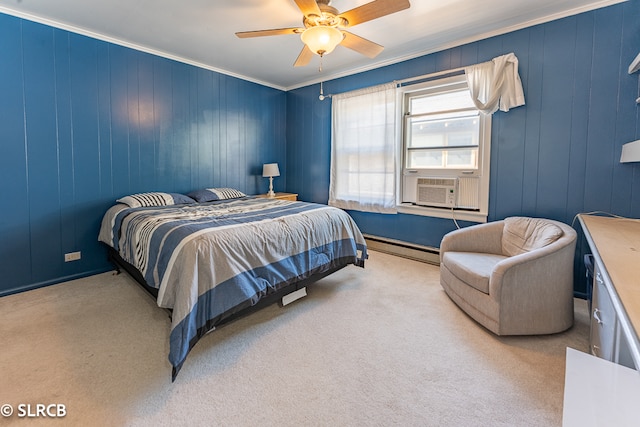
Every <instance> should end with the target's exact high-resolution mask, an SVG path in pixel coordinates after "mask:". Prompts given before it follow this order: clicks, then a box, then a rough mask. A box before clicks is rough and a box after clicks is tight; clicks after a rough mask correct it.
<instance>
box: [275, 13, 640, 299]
mask: <svg viewBox="0 0 640 427" xmlns="http://www.w3.org/2000/svg"><path fill="white" fill-rule="evenodd" d="M639 49H640V2H637V1H632V2H625V3H622V4H618V5H614V6H609V7H606V8H602V9H598V10H595V11H591V12H587V13H583V14H580V15H576V16H572V17H568V18H564V19H560V20H557V21H553V22H549V23H546V24H542V25H537V26H534V27H530V28H527V29H523V30H519V31H515V32H512V33H508V34H505V35H501V36H497V37H493V38H489V39H486V40H482V41H478V42H475V43H470V44H467V45H464V46H460V47H456V48H452V49H448V50H446V51H443V52H438V53H434V54H431V55H426V56H424V57H420V58H416V59H413V60H410V61H406V62H403V63H400V64H394V65H390V66H387V67H384V68H381V69H377V70H372V71H368V72H365V73H361V74H358V75H355V76H349V77H345V78H341V79H338V80H333V81H327V82H325V83H324V89H325V93H339V92H346V91H350V90H355V89H359V88H362V87H366V86H373V85H376V84H380V83H384V82H389V81H393V80H401V79H404V78H407V77H411V76H417V75H422V74H426V73H430V72H436V71H441V70H446V69H451V68H456V67H460V66H465V65H471V64H475V63H478V62H483V61H488V60H491V59H492V58H493V57H496V56H499V55H503V54H506V53H509V52H514V53H515V54H516V56H517V57H518V59H519V71H520V76H521V78H522V82H523V86H524V92H525V98H526V105H525V106H523V107H518V108H515V109H512V110H511V111H509V112H508V113H503V112H497V113H496V114H494V116H493V123H492V141H491V144H492V145H491V184H490V194H489V220H497V219H502V218H504V217H507V216H512V215H529V216H539V217H547V218H551V219H556V220H560V221H563V222H565V223H569V224H571V223H572V221H573V218H574V216H575V215H576V214H577V213H580V212H586V211H592V210H602V211H607V212H612V213H615V214H619V215H625V216H631V217H640V169H639V167H640V166H639V165H637V164H624V165H623V164H620V163H619V158H620V151H621V147H622V144H624V143H626V142H629V141H633V140H635V139H638V138H640V118H639V116H640V113H639V111H640V110H639V109H638V108H639V107H638V106H637V105H636V104H635V102H634V101H635V99H636V97H637V96H638V76H637V75H632V76H629V75H628V74H627V72H626V70H627V67H628V65H629V63H630V62H631V61H632V60H633V58H635V56H636V55H637V53H638V50H639ZM317 97H318V87H317V86H314V87H305V88H300V89H297V90H293V91H290V92H289V93H288V94H287V100H288V101H287V107H288V115H287V119H288V121H287V124H288V131H287V132H288V133H287V135H288V143H289V149H288V157H287V161H288V164H289V165H293V164H295V167H290V168H289V169H288V170H287V179H288V182H290V183H291V185H290V186H289V191H295V192H297V193H299V198H300V199H302V200H309V201H315V202H321V203H325V202H326V200H327V196H326V195H325V193H320V192H319V191H318V190H316V185H325V183H326V184H327V185H328V181H329V169H330V160H329V159H328V157H327V156H326V155H324V156H323V155H319V153H330V150H331V144H330V141H331V138H330V132H324V131H320V130H324V129H329V128H330V105H329V104H330V103H329V102H328V101H326V100H325V101H324V102H321V101H319V100H318V98H317ZM311 170H313V172H311ZM352 215H353V217H354V218H355V219H356V222H357V223H358V225H359V226H360V227H361V228H362V231H363V232H365V233H368V234H372V235H379V236H383V237H389V238H393V239H398V240H405V241H408V242H412V243H416V244H422V245H427V246H436V247H437V246H439V244H440V241H441V239H442V236H443V235H444V234H445V233H447V232H448V231H451V230H453V229H455V225H454V223H453V221H451V220H447V219H437V218H428V217H419V216H414V215H404V214H399V215H381V214H370V213H362V212H353V213H352ZM461 225H463V226H465V225H468V224H461ZM584 251H585V248H584V245H582V244H579V245H578V251H577V253H576V255H577V256H576V291H577V292H578V293H583V292H584V289H585V288H584V267H583V265H582V256H583V255H584Z"/></svg>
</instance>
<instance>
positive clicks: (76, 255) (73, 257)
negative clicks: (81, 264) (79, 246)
mask: <svg viewBox="0 0 640 427" xmlns="http://www.w3.org/2000/svg"><path fill="white" fill-rule="evenodd" d="M80 258H82V253H81V252H80V251H78V252H69V253H68V254H64V262H69V261H77V260H79V259H80Z"/></svg>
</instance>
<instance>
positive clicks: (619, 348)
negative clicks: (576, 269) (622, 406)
mask: <svg viewBox="0 0 640 427" xmlns="http://www.w3.org/2000/svg"><path fill="white" fill-rule="evenodd" d="M579 219H580V223H581V224H582V229H583V230H584V234H585V237H586V239H587V242H588V243H589V247H590V248H591V252H592V253H593V257H594V283H593V300H592V305H591V336H590V351H591V354H593V355H594V356H598V357H601V358H603V359H606V360H609V361H612V362H615V363H619V364H621V365H624V366H627V367H629V368H633V369H640V342H639V341H638V330H640V220H635V219H622V218H611V217H599V216H590V215H580V216H579Z"/></svg>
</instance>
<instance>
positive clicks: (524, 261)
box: [489, 226, 577, 304]
mask: <svg viewBox="0 0 640 427" xmlns="http://www.w3.org/2000/svg"><path fill="white" fill-rule="evenodd" d="M567 227H568V226H567ZM576 237H577V234H576V232H575V230H573V229H571V228H569V231H567V230H566V229H565V234H564V235H563V236H562V237H561V238H560V239H558V240H557V241H555V242H553V243H552V244H550V245H547V246H545V247H543V248H540V249H536V250H533V251H529V252H526V253H523V254H520V255H515V256H512V257H509V258H506V259H504V260H502V261H500V262H499V263H497V264H496V266H495V268H494V270H493V272H492V273H491V277H490V279H489V295H491V297H492V298H494V299H495V300H496V301H500V303H501V304H503V303H504V302H505V298H507V299H509V300H511V299H513V301H516V300H523V299H524V300H526V299H527V298H540V296H541V294H540V291H541V290H542V289H544V288H548V287H551V286H552V287H554V288H557V287H558V286H567V287H568V288H569V289H570V290H571V292H573V260H574V257H575V246H576ZM505 283H507V284H508V285H506V287H507V288H508V289H505Z"/></svg>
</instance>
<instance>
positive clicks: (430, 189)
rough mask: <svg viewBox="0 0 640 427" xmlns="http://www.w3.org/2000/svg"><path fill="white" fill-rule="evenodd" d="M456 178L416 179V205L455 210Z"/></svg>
mask: <svg viewBox="0 0 640 427" xmlns="http://www.w3.org/2000/svg"><path fill="white" fill-rule="evenodd" d="M457 193H458V178H418V186H417V193H416V204H417V205H423V206H437V207H446V208H455V207H456V206H457Z"/></svg>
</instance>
